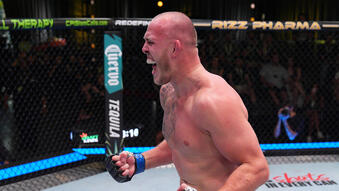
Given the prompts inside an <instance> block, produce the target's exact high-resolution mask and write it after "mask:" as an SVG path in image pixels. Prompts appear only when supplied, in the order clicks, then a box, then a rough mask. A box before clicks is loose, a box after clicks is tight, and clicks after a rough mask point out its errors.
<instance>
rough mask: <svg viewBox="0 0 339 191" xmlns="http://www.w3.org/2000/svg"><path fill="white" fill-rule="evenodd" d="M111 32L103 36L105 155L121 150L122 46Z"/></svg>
mask: <svg viewBox="0 0 339 191" xmlns="http://www.w3.org/2000/svg"><path fill="white" fill-rule="evenodd" d="M121 43H122V42H121V38H120V37H119V36H117V35H116V34H114V33H113V32H105V34H104V75H105V88H106V90H107V91H106V95H105V99H106V101H105V111H106V114H105V116H106V131H105V138H106V142H105V145H106V155H107V156H109V155H112V154H117V153H119V152H120V151H121V149H122V144H123V138H122V131H123V125H122V122H123V115H122V114H123V112H122V98H123V96H122V90H123V85H122V44H121Z"/></svg>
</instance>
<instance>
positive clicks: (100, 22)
mask: <svg viewBox="0 0 339 191" xmlns="http://www.w3.org/2000/svg"><path fill="white" fill-rule="evenodd" d="M65 26H66V27H87V26H89V27H94V26H108V21H107V20H90V19H88V20H66V21H65Z"/></svg>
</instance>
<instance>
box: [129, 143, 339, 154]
mask: <svg viewBox="0 0 339 191" xmlns="http://www.w3.org/2000/svg"><path fill="white" fill-rule="evenodd" d="M260 147H261V149H262V150H264V151H265V150H295V149H329V148H339V142H316V143H275V144H260ZM152 148H154V147H125V148H124V150H125V151H129V152H132V153H142V152H145V151H148V150H150V149H152Z"/></svg>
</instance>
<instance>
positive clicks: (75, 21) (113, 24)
mask: <svg viewBox="0 0 339 191" xmlns="http://www.w3.org/2000/svg"><path fill="white" fill-rule="evenodd" d="M192 21H193V24H194V26H195V27H196V28H198V29H208V30H210V29H212V30H278V31H281V30H311V31H317V30H339V22H338V21H254V22H249V21H237V20H203V19H192ZM150 22H151V18H123V19H119V18H115V19H110V18H65V19H59V18H58V19H49V18H34V19H31V18H23V19H1V20H0V31H1V30H2V31H4V30H5V31H6V30H36V29H73V28H74V29H79V28H98V27H99V28H105V29H107V30H111V28H125V27H147V26H148V25H149V23H150Z"/></svg>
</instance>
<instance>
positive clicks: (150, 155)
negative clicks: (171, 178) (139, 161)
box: [142, 141, 172, 169]
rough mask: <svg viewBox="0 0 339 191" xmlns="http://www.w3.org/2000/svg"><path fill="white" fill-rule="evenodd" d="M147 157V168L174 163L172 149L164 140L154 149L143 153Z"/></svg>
mask: <svg viewBox="0 0 339 191" xmlns="http://www.w3.org/2000/svg"><path fill="white" fill-rule="evenodd" d="M142 155H143V156H144V157H145V162H146V164H145V166H146V169H150V168H154V167H157V166H161V165H166V164H169V163H172V151H171V149H170V148H169V146H168V144H167V142H166V141H162V142H161V143H160V144H159V145H158V146H156V147H155V148H154V149H152V150H149V151H146V152H144V153H142Z"/></svg>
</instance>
